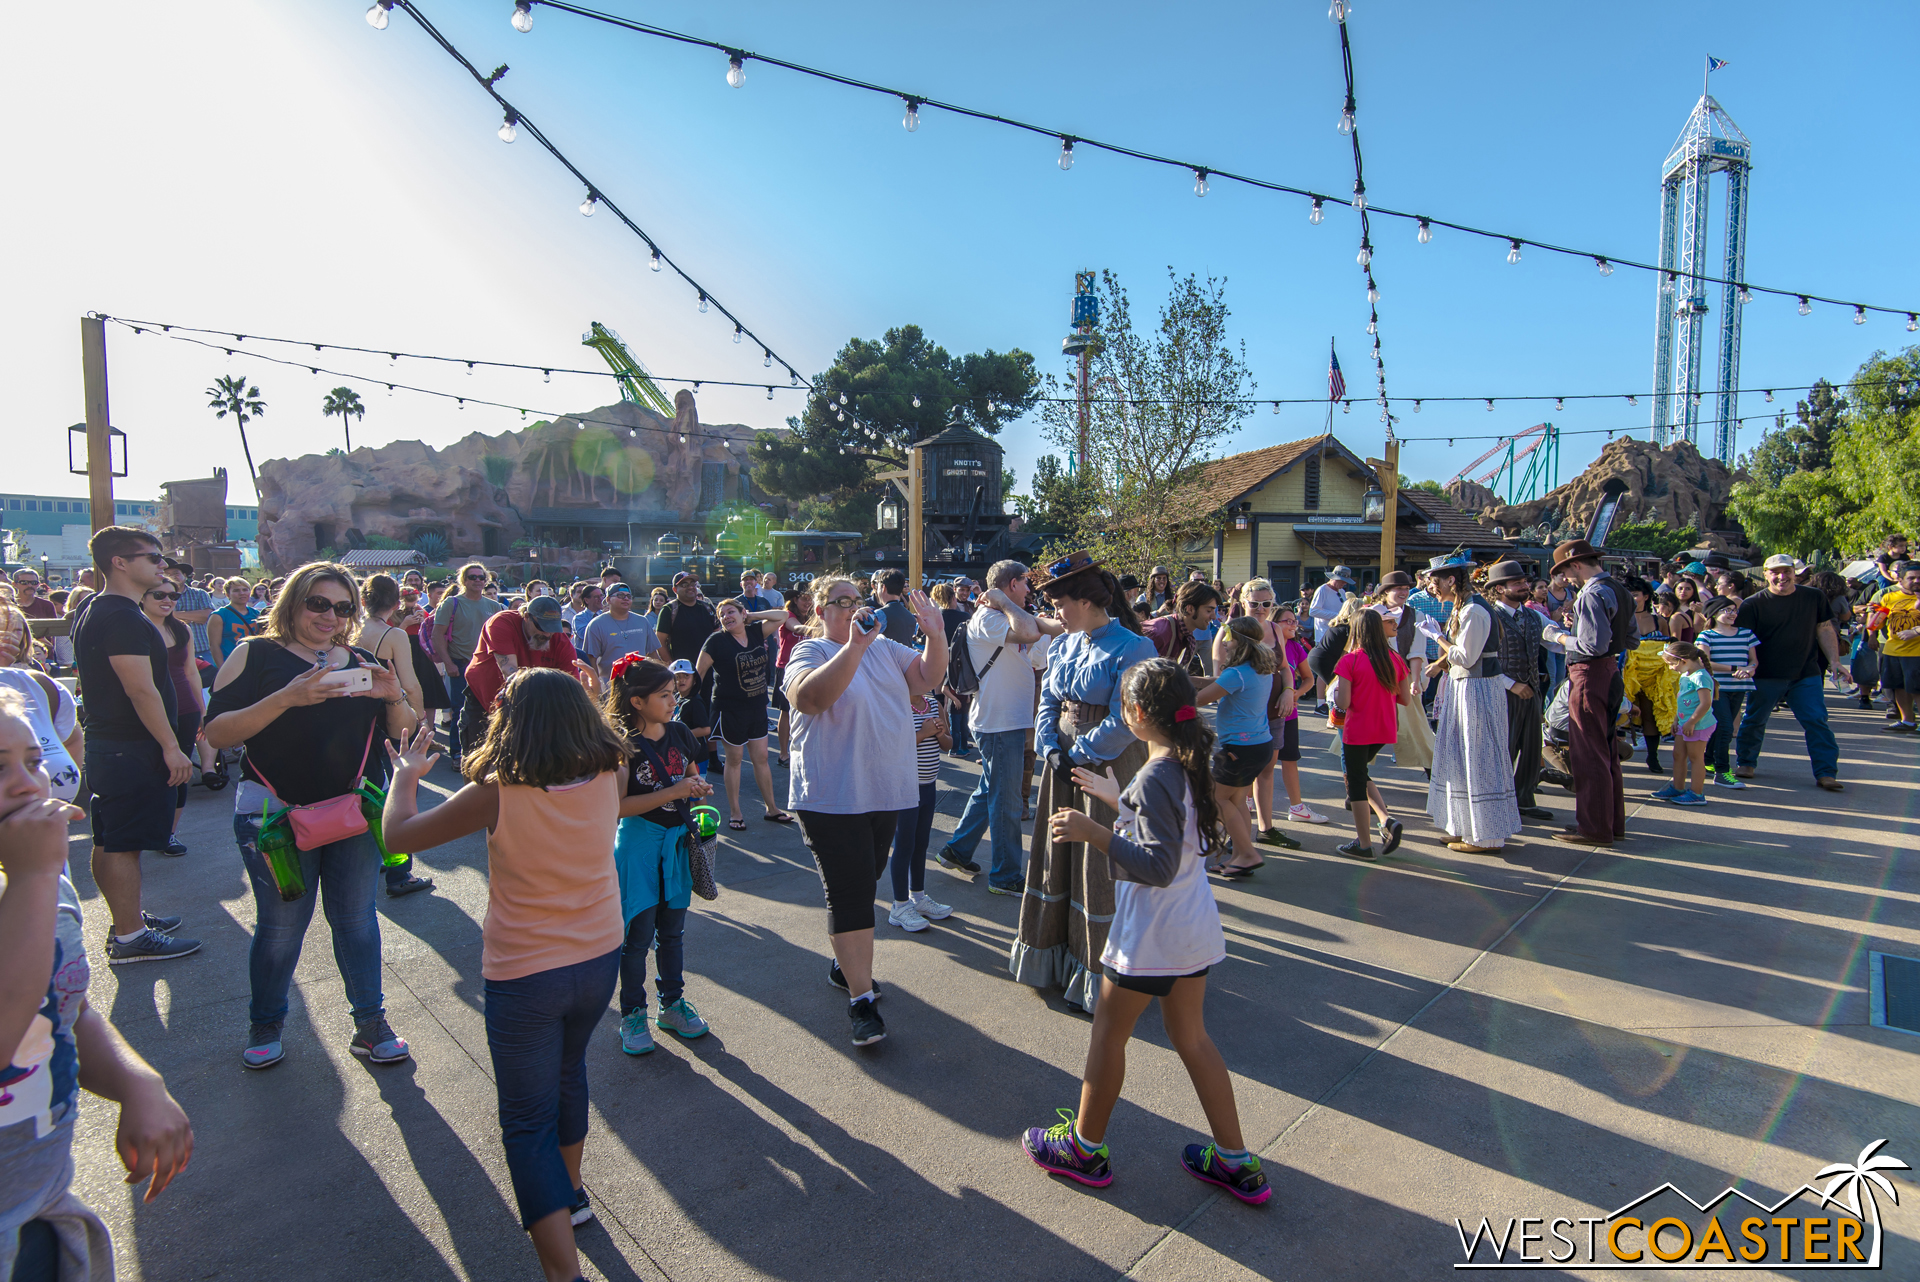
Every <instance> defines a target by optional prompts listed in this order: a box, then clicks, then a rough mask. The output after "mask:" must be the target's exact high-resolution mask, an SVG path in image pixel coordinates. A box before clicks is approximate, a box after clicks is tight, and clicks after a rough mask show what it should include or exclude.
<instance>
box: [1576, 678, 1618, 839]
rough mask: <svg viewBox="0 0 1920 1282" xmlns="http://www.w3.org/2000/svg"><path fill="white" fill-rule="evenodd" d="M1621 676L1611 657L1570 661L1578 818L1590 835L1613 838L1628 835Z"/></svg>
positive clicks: (1580, 824)
mask: <svg viewBox="0 0 1920 1282" xmlns="http://www.w3.org/2000/svg"><path fill="white" fill-rule="evenodd" d="M1618 680H1619V670H1618V667H1617V665H1616V663H1615V661H1614V660H1613V659H1612V658H1611V657H1608V658H1603V659H1591V660H1588V661H1586V662H1584V663H1569V664H1567V682H1568V685H1569V689H1568V691H1567V714H1568V719H1569V720H1570V721H1571V723H1572V724H1571V726H1570V727H1569V732H1568V735H1567V738H1568V741H1569V742H1568V746H1567V756H1568V759H1569V764H1571V765H1572V767H1573V796H1574V803H1573V813H1574V823H1575V825H1576V826H1577V827H1578V828H1579V829H1580V831H1581V832H1582V833H1583V834H1585V835H1586V836H1589V837H1599V838H1602V839H1604V840H1607V841H1619V840H1620V839H1621V838H1623V837H1625V836H1626V835H1627V788H1626V781H1625V779H1624V778H1623V777H1622V776H1621V774H1620V759H1619V758H1618V757H1617V756H1615V755H1614V751H1613V723H1614V719H1615V718H1616V717H1617V716H1618V714H1619V702H1618V697H1617V696H1615V695H1614V694H1613V687H1614V683H1615V682H1616V681H1618Z"/></svg>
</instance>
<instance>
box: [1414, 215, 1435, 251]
mask: <svg viewBox="0 0 1920 1282" xmlns="http://www.w3.org/2000/svg"><path fill="white" fill-rule="evenodd" d="M1413 238H1414V239H1415V240H1417V241H1419V242H1420V243H1421V244H1422V245H1427V244H1431V243H1432V242H1433V225H1432V224H1431V223H1429V222H1428V221H1427V220H1426V219H1424V218H1422V219H1421V220H1420V230H1419V231H1417V232H1415V233H1414V237H1413Z"/></svg>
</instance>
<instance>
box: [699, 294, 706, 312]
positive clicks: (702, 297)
mask: <svg viewBox="0 0 1920 1282" xmlns="http://www.w3.org/2000/svg"><path fill="white" fill-rule="evenodd" d="M700 310H701V311H703V312H704V311H706V310H707V296H706V295H705V294H702V295H700Z"/></svg>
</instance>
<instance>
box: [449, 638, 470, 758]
mask: <svg viewBox="0 0 1920 1282" xmlns="http://www.w3.org/2000/svg"><path fill="white" fill-rule="evenodd" d="M447 698H448V699H450V700H452V702H453V706H452V707H451V708H450V709H448V711H450V712H452V713H453V720H452V721H450V722H448V723H447V744H448V746H449V747H450V748H451V750H452V755H453V759H454V760H455V761H458V760H460V714H461V712H462V711H464V710H465V708H466V706H467V665H466V664H464V663H463V664H461V665H460V666H459V668H458V669H457V670H456V669H455V667H454V665H453V663H452V662H451V661H449V662H448V663H447Z"/></svg>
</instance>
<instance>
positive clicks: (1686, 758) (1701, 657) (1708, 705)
mask: <svg viewBox="0 0 1920 1282" xmlns="http://www.w3.org/2000/svg"><path fill="white" fill-rule="evenodd" d="M1660 657H1661V658H1662V659H1664V660H1666V664H1667V666H1668V667H1669V668H1671V669H1673V671H1674V672H1675V673H1677V674H1678V675H1679V678H1680V688H1679V691H1678V693H1677V694H1676V696H1675V708H1674V713H1673V782H1672V783H1671V784H1669V785H1668V786H1667V787H1665V788H1662V789H1661V790H1660V791H1658V792H1656V793H1654V794H1653V796H1654V800H1656V801H1671V802H1672V803H1673V804H1674V805H1676V806H1704V805H1706V804H1707V796H1706V787H1707V741H1708V740H1709V739H1711V738H1713V731H1714V726H1715V725H1716V724H1717V723H1716V722H1715V721H1714V719H1713V674H1712V673H1711V672H1709V671H1707V653H1706V651H1704V650H1702V649H1701V648H1700V647H1699V646H1697V645H1695V644H1694V643H1693V642H1691V641H1669V642H1667V648H1666V649H1665V650H1663V651H1661V654H1660Z"/></svg>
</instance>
